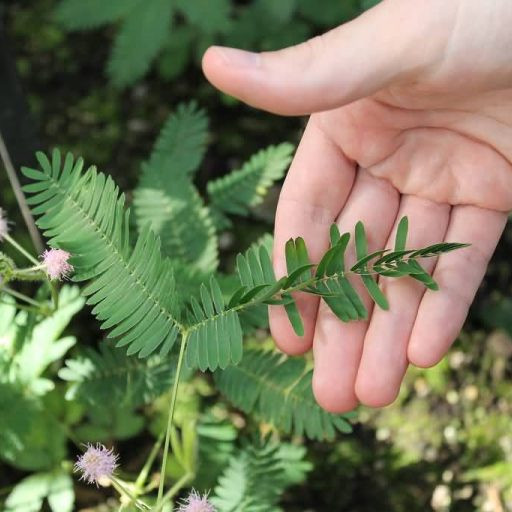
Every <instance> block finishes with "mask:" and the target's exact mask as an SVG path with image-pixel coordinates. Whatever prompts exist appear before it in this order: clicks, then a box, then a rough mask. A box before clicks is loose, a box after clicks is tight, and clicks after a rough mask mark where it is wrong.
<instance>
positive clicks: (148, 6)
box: [107, 0, 173, 87]
mask: <svg viewBox="0 0 512 512" xmlns="http://www.w3.org/2000/svg"><path fill="white" fill-rule="evenodd" d="M172 13H173V6H172V3H171V2H170V1H169V0H150V1H139V2H137V3H136V4H135V6H134V8H133V9H132V10H131V11H129V12H128V13H127V15H126V17H125V18H124V19H123V22H122V24H121V28H120V30H119V33H118V34H117V36H116V39H115V42H114V46H113V49H112V54H111V56H110V60H109V63H108V67H107V71H108V75H109V77H110V79H111V81H112V83H113V84H114V85H116V86H118V87H125V86H127V85H129V84H132V83H133V82H134V81H135V80H137V79H139V78H141V77H142V76H144V75H145V74H146V72H147V71H148V69H149V67H150V66H151V63H152V61H153V60H154V59H155V57H156V56H157V55H158V53H159V52H160V50H161V49H162V45H163V43H164V42H165V40H166V38H167V35H168V33H169V27H170V24H171V20H172Z"/></svg>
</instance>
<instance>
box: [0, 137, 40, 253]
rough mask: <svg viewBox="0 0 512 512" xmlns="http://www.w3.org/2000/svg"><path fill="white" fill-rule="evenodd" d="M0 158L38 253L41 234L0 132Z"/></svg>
mask: <svg viewBox="0 0 512 512" xmlns="http://www.w3.org/2000/svg"><path fill="white" fill-rule="evenodd" d="M0 158H1V159H2V163H3V164H4V168H5V172H6V173H7V177H8V178H9V182H10V183H11V187H12V190H13V192H14V196H15V197H16V201H17V202H18V206H19V208H20V211H21V215H22V216H23V220H24V221H25V224H26V225H27V228H28V232H29V234H30V238H31V239H32V243H33V244H34V248H35V250H36V251H37V252H38V253H42V252H43V242H42V241H41V235H40V234H39V231H38V230H37V227H36V223H35V222H34V218H33V217H32V214H31V213H30V208H29V207H28V205H27V201H26V199H25V194H23V191H22V190H21V184H20V181H19V180H18V176H17V174H16V171H15V170H14V166H13V165H12V161H11V157H10V156H9V151H7V146H6V145H5V142H4V138H3V137H2V134H1V133H0Z"/></svg>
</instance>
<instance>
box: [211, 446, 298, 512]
mask: <svg viewBox="0 0 512 512" xmlns="http://www.w3.org/2000/svg"><path fill="white" fill-rule="evenodd" d="M284 446H289V445H284ZM302 455H303V453H302ZM288 457H289V456H288V453H287V452H286V450H280V448H279V445H277V444H273V443H270V442H267V443H262V444H259V443H258V444H253V445H248V446H245V447H244V448H242V449H241V450H239V451H238V452H237V453H235V454H234V455H233V456H232V457H231V459H230V460H229V463H228V466H227V467H226V469H225V470H224V473H223V474H222V475H221V476H220V478H219V481H218V484H217V486H216V487H215V489H214V496H212V498H211V502H212V503H213V504H214V505H215V506H216V507H217V508H218V510H222V511H223V512H278V511H279V510H280V509H279V508H277V507H276V504H277V502H278V500H279V497H280V496H281V494H282V493H283V491H284V490H285V489H286V487H288V486H290V485H292V484H293V483H295V482H296V480H297V478H296V477H295V476H294V475H292V474H291V473H290V472H289V471H287V469H288V468H287V466H288V465H290V464H292V463H293V462H295V464H296V465H297V460H295V461H292V460H289V458H288ZM299 462H300V460H299ZM303 477H304V475H303V474H301V475H300V476H299V481H301V480H302V479H303Z"/></svg>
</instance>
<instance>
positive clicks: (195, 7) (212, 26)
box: [175, 0, 232, 35]
mask: <svg viewBox="0 0 512 512" xmlns="http://www.w3.org/2000/svg"><path fill="white" fill-rule="evenodd" d="M175 1H176V8H177V9H178V10H179V11H180V12H181V13H182V14H183V16H184V17H185V19H186V20H187V21H188V22H189V23H190V24H191V25H193V26H195V27H197V28H198V29H200V31H201V32H202V33H204V34H207V35H208V34H219V33H220V34H221V33H225V32H227V31H228V30H229V29H230V25H231V23H230V21H231V20H230V16H231V11H232V2H230V0H194V1H193V2H190V1H189V0H175Z"/></svg>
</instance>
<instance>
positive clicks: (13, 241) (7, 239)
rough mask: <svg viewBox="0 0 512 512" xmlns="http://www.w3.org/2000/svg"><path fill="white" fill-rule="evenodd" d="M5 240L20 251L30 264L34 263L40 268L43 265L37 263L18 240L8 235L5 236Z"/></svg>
mask: <svg viewBox="0 0 512 512" xmlns="http://www.w3.org/2000/svg"><path fill="white" fill-rule="evenodd" d="M4 240H6V241H7V242H9V243H10V244H11V245H12V246H13V247H14V248H15V249H16V250H17V251H19V252H20V253H21V254H23V256H25V258H27V259H28V260H29V261H30V262H32V263H34V265H37V266H39V265H40V264H41V262H40V261H37V259H36V258H34V256H32V254H30V253H29V252H28V251H27V250H26V249H24V248H23V247H22V246H21V245H20V244H19V243H18V242H16V240H14V239H13V238H11V237H10V236H9V235H8V234H5V235H4Z"/></svg>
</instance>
